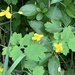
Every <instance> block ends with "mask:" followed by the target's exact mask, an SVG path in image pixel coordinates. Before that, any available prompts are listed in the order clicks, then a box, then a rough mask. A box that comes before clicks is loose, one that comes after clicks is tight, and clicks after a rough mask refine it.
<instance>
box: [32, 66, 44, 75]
mask: <svg viewBox="0 0 75 75" xmlns="http://www.w3.org/2000/svg"><path fill="white" fill-rule="evenodd" d="M44 72H45V71H44V68H43V67H42V66H37V67H35V68H34V70H33V75H43V74H44Z"/></svg>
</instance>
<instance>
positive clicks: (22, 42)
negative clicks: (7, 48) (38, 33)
mask: <svg viewBox="0 0 75 75" xmlns="http://www.w3.org/2000/svg"><path fill="white" fill-rule="evenodd" d="M33 34H34V33H33V32H31V33H29V34H26V35H25V36H24V37H23V38H21V39H20V41H19V44H20V46H21V47H24V46H27V45H30V44H33V43H34V41H32V37H33Z"/></svg>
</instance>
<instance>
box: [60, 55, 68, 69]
mask: <svg viewBox="0 0 75 75" xmlns="http://www.w3.org/2000/svg"><path fill="white" fill-rule="evenodd" d="M59 57H60V58H61V59H62V61H63V62H64V64H65V65H66V67H67V68H68V65H67V63H66V62H65V60H64V59H63V58H62V56H61V55H59Z"/></svg>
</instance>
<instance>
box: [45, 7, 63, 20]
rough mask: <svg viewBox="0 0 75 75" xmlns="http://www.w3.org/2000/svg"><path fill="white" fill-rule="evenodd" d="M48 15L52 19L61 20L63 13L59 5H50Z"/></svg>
mask: <svg viewBox="0 0 75 75" xmlns="http://www.w3.org/2000/svg"><path fill="white" fill-rule="evenodd" d="M46 16H47V17H48V18H50V19H55V20H60V19H61V18H62V13H61V11H60V9H59V8H58V7H56V6H55V7H50V9H49V11H48V12H47V13H46Z"/></svg>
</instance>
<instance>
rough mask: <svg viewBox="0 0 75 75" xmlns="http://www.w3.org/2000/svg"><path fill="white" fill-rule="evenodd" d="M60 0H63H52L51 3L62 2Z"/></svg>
mask: <svg viewBox="0 0 75 75" xmlns="http://www.w3.org/2000/svg"><path fill="white" fill-rule="evenodd" d="M60 1H62V0H51V4H53V3H57V2H60Z"/></svg>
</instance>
